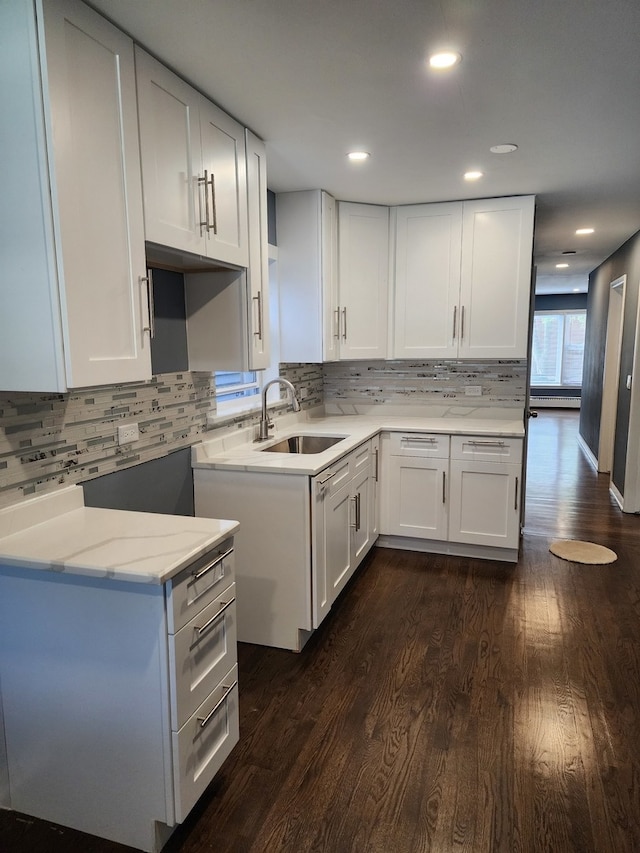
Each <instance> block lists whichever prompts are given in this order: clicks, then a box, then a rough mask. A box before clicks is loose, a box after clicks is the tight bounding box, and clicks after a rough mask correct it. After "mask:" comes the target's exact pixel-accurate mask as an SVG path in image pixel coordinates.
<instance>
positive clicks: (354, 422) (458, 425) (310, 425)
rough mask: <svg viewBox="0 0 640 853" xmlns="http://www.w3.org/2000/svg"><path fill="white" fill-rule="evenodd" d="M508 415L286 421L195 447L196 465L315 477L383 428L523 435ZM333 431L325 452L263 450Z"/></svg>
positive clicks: (518, 423)
mask: <svg viewBox="0 0 640 853" xmlns="http://www.w3.org/2000/svg"><path fill="white" fill-rule="evenodd" d="M518 414H519V417H514V418H512V419H509V418H488V417H487V418H483V417H468V418H460V417H441V418H439V417H406V416H386V417H385V416H379V417H375V416H369V415H354V416H349V415H339V416H334V417H326V418H318V419H306V420H301V421H300V422H298V423H293V424H292V423H287V425H286V426H285V427H283V428H280V429H276V432H275V433H274V434H272V435H271V436H270V437H269V439H268V440H267V441H264V442H262V443H256V442H254V441H252V440H251V439H247V438H246V437H245V440H244V441H242V440H240V439H234V437H231V439H230V440H229V441H225V440H224V439H222V440H220V439H212V440H210V441H206V440H205V441H203V442H202V443H201V444H198V445H195V446H194V447H193V448H192V463H191V464H192V467H193V468H205V469H206V468H212V469H216V470H231V471H251V472H266V473H273V474H276V473H279V474H302V475H305V474H306V475H310V476H314V475H315V474H318V473H319V472H320V471H322V470H323V469H324V468H326V467H327V466H329V465H332V464H333V463H334V462H336V461H337V460H338V459H340V458H341V457H342V456H345V455H346V454H347V453H349V452H350V451H351V450H353V449H354V448H355V447H357V446H358V445H359V444H362V443H363V442H364V441H368V439H370V438H372V437H373V436H375V435H377V434H378V433H380V432H421V433H438V434H446V435H477V436H494V437H498V438H523V437H524V425H523V422H522V415H521V414H520V413H518ZM304 434H310V435H332V436H343V437H344V438H343V439H342V440H341V441H339V442H338V443H337V444H334V445H333V446H332V447H330V448H329V449H328V450H324V451H322V452H321V453H313V454H303V453H269V452H265V450H264V448H265V447H268V446H269V445H271V444H275V443H276V442H278V441H281V440H283V439H285V438H288V437H289V436H292V435H304Z"/></svg>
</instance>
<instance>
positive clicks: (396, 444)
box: [388, 432, 449, 459]
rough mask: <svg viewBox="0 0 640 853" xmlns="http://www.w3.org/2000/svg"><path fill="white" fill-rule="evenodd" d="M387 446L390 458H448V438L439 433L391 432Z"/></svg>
mask: <svg viewBox="0 0 640 853" xmlns="http://www.w3.org/2000/svg"><path fill="white" fill-rule="evenodd" d="M388 446H389V453H390V455H391V456H424V457H429V456H431V457H434V458H436V459H448V458H449V436H448V435H441V434H440V433H426V432H392V433H391V434H390V436H389V445H388Z"/></svg>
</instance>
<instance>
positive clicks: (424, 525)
mask: <svg viewBox="0 0 640 853" xmlns="http://www.w3.org/2000/svg"><path fill="white" fill-rule="evenodd" d="M382 459H383V482H384V489H383V493H382V495H383V498H382V505H381V520H380V533H381V534H382V535H383V538H382V540H381V541H380V544H383V545H385V544H386V545H394V544H395V545H397V546H398V547H414V548H416V549H419V550H432V551H435V552H444V553H459V554H463V555H469V556H472V555H475V556H481V557H482V556H485V557H493V558H495V559H504V560H509V561H515V560H517V555H518V543H519V537H520V502H521V482H522V440H521V439H514V438H493V437H484V436H482V437H481V436H451V437H449V436H448V435H439V434H433V435H428V434H420V433H385V434H383V439H382ZM400 537H402V538H400ZM421 543H422V544H421ZM427 543H428V545H427Z"/></svg>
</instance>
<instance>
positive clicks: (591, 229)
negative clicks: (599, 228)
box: [576, 228, 595, 234]
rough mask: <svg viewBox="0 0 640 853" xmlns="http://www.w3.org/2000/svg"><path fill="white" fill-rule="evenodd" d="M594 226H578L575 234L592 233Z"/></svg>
mask: <svg viewBox="0 0 640 853" xmlns="http://www.w3.org/2000/svg"><path fill="white" fill-rule="evenodd" d="M594 230H595V229H594V228H578V230H577V231H576V234H593V232H594Z"/></svg>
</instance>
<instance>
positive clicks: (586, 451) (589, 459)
mask: <svg viewBox="0 0 640 853" xmlns="http://www.w3.org/2000/svg"><path fill="white" fill-rule="evenodd" d="M578 447H579V448H580V450H581V451H582V452H583V453H584V455H585V456H586V457H587V462H588V463H589V465H591V467H592V468H593V470H594V471H595V472H596V474H597V473H598V460H597V459H596V457H595V456H594V455H593V453H592V452H591V448H590V447H589V446H588V445H587V442H586V441H585V440H584V438H583V437H582V436H581V435H580V433H578Z"/></svg>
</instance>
